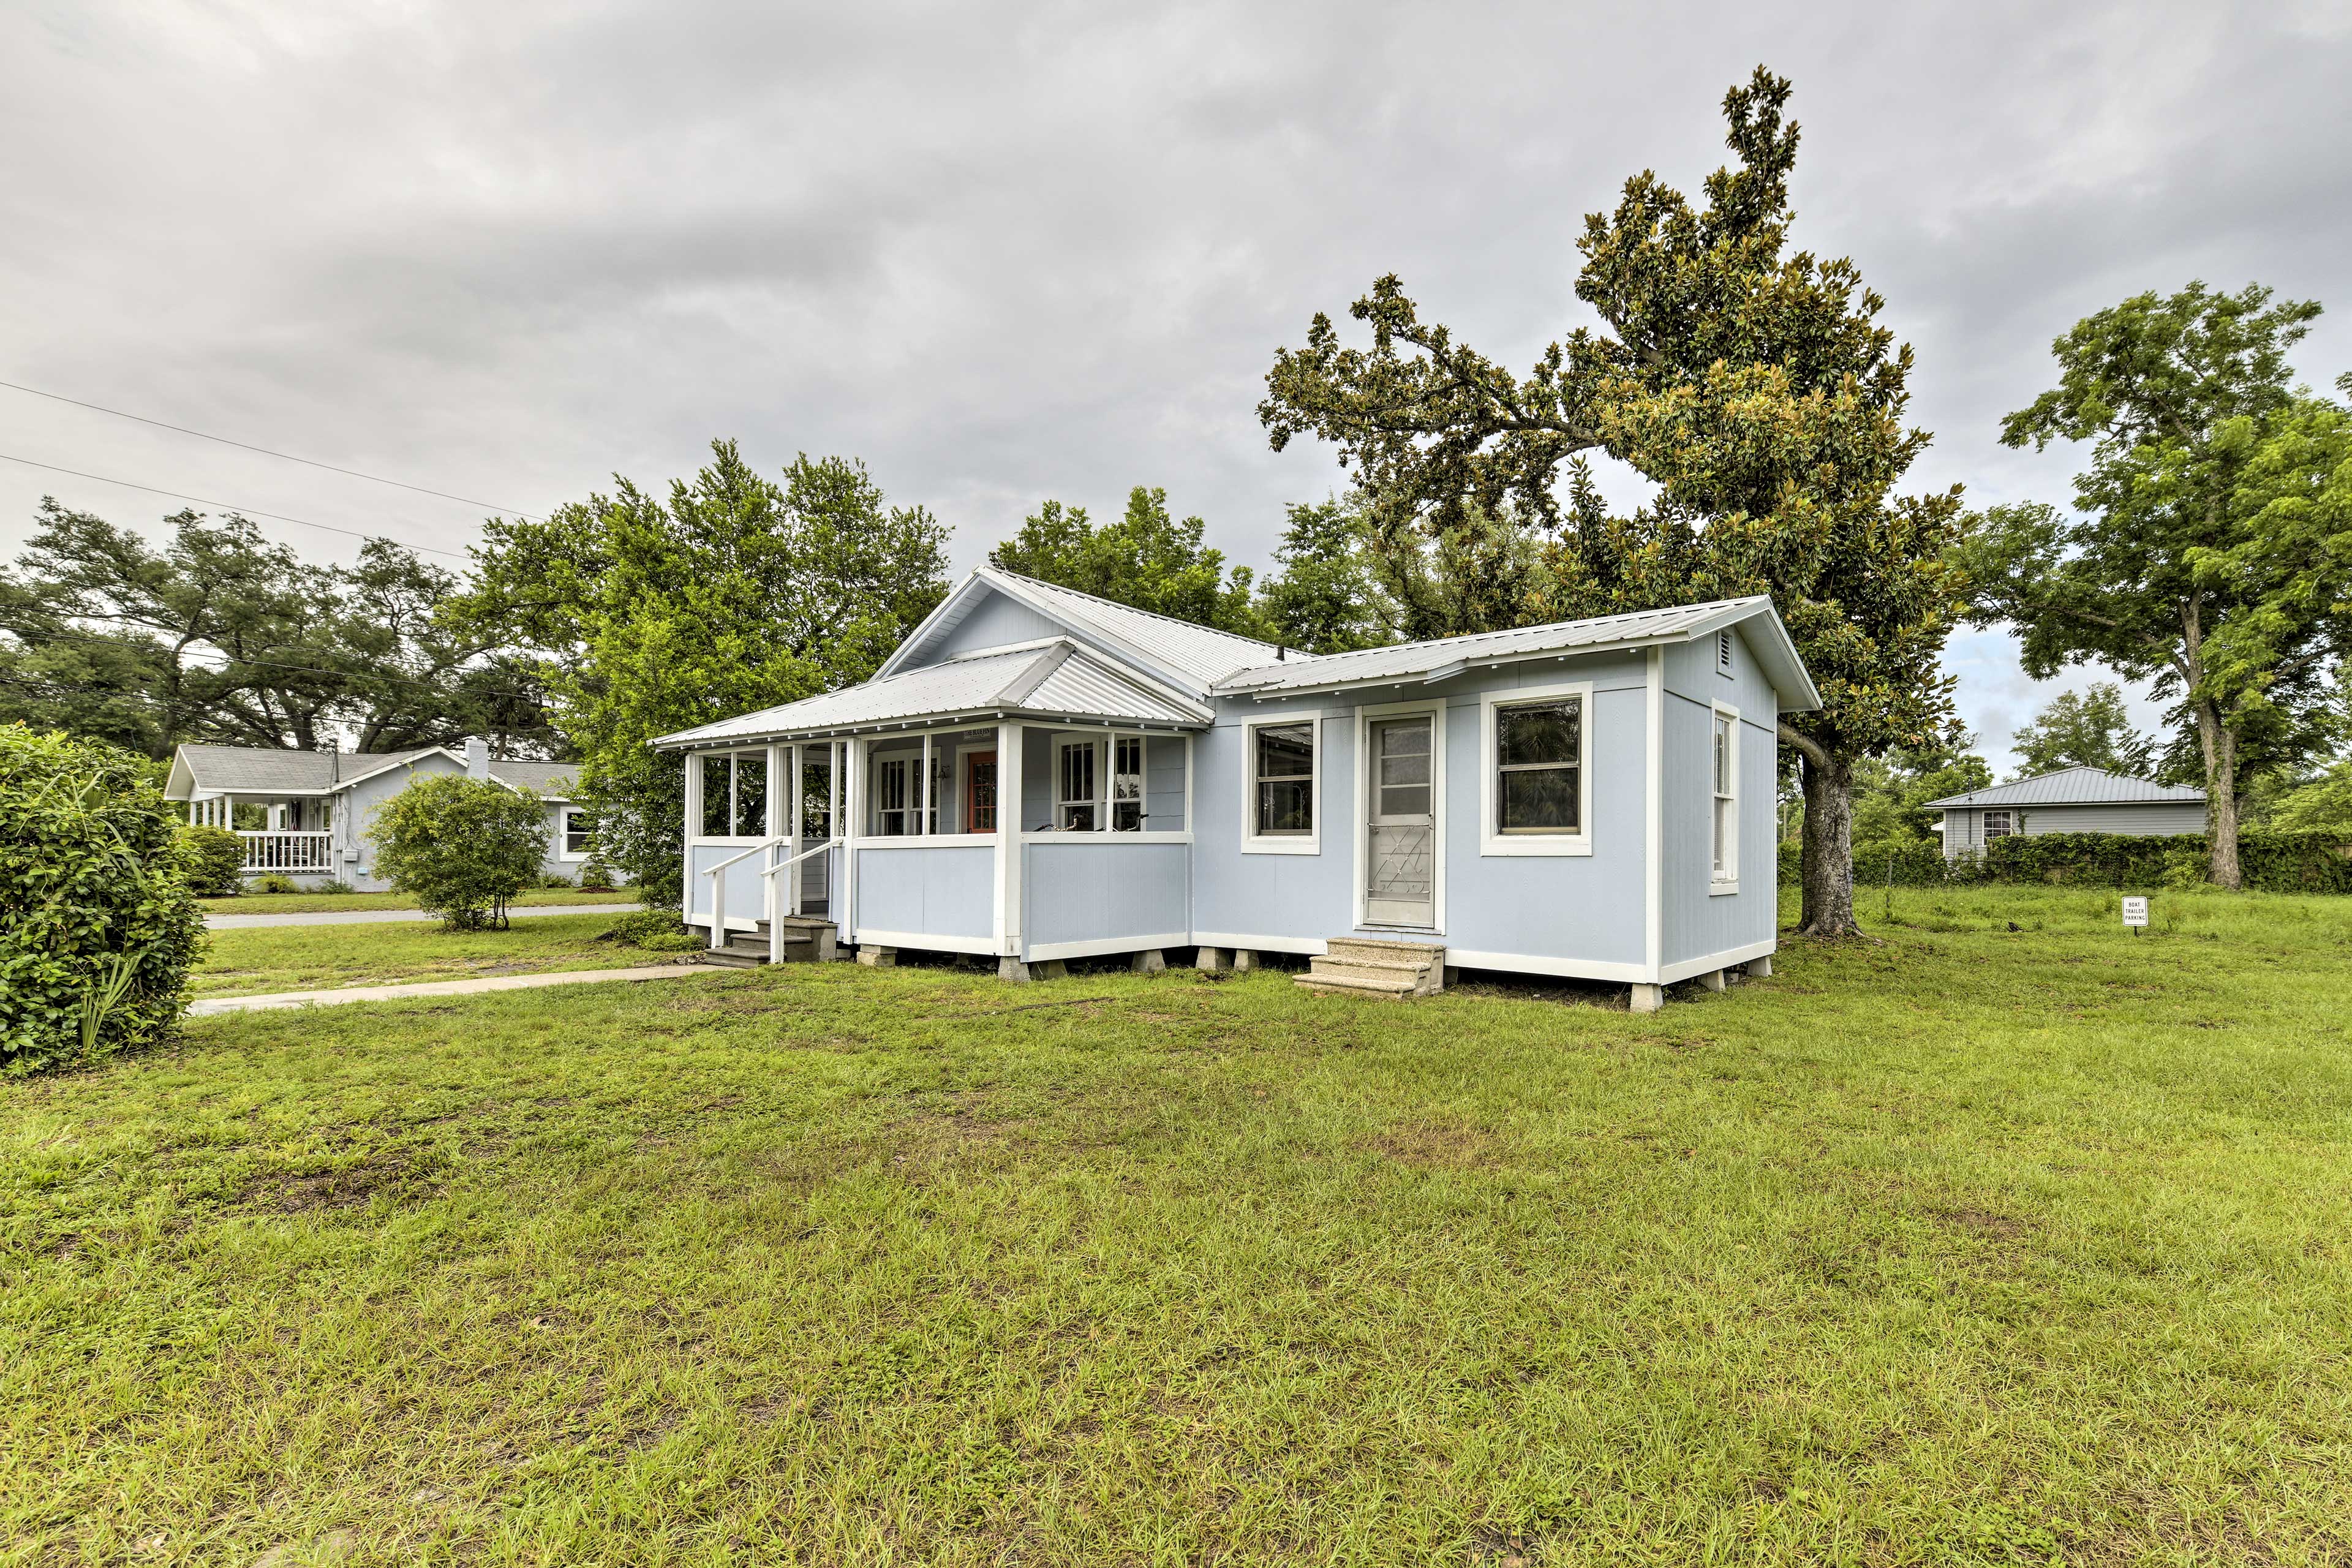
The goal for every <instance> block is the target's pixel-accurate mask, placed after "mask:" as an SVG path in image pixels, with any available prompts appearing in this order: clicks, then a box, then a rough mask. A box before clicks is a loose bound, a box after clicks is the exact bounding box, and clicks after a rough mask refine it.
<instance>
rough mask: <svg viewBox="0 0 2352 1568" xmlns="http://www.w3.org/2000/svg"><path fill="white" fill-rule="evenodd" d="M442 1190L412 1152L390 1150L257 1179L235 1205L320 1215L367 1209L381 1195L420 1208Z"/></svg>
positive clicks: (236, 1198)
mask: <svg viewBox="0 0 2352 1568" xmlns="http://www.w3.org/2000/svg"><path fill="white" fill-rule="evenodd" d="M439 1191H440V1186H439V1184H438V1183H437V1182H436V1181H434V1180H433V1179H432V1178H430V1177H429V1176H427V1175H426V1174H425V1173H423V1172H422V1171H420V1170H419V1169H418V1168H417V1166H416V1164H415V1162H414V1161H413V1160H412V1159H411V1157H410V1156H409V1155H408V1154H407V1153H405V1152H400V1151H390V1152H385V1153H383V1154H381V1155H376V1156H373V1157H371V1158H369V1159H366V1160H362V1161H361V1162H360V1163H358V1164H355V1165H345V1166H341V1167H340V1168H338V1169H335V1170H331V1171H312V1172H308V1173H303V1174H299V1175H291V1174H284V1173H278V1174H272V1175H266V1176H258V1177H256V1178H255V1179H254V1180H252V1181H250V1182H248V1183H247V1184H246V1185H245V1186H244V1187H243V1188H241V1189H240V1190H239V1191H238V1193H237V1194H236V1197H235V1198H234V1199H232V1200H231V1203H232V1205H233V1206H235V1207H238V1208H257V1209H266V1210H268V1211H270V1212H272V1213H276V1214H282V1215H299V1214H318V1213H321V1212H325V1213H332V1212H335V1211H338V1210H343V1209H363V1208H365V1207H367V1206H368V1205H370V1204H371V1203H373V1202H374V1201H375V1197H376V1195H377V1194H379V1193H381V1194H385V1195H386V1196H389V1197H391V1198H394V1200H396V1201H400V1202H404V1203H415V1202H418V1201H420V1200H422V1199H425V1198H428V1197H432V1196H435V1195H436V1194H438V1193H439Z"/></svg>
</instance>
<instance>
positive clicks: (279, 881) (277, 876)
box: [245, 871, 302, 893]
mask: <svg viewBox="0 0 2352 1568" xmlns="http://www.w3.org/2000/svg"><path fill="white" fill-rule="evenodd" d="M245 890H246V891H247V892H248V893H299V892H300V891H301V890H302V884H301V883H299V882H298V881H296V880H295V879H293V878H291V877H289V876H285V875H283V874H281V873H279V872H277V871H272V872H270V873H269V875H268V876H267V877H256V878H255V879H253V880H252V881H250V882H248V883H247V884H246V887H245Z"/></svg>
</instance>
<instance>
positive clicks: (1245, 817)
mask: <svg viewBox="0 0 2352 1568" xmlns="http://www.w3.org/2000/svg"><path fill="white" fill-rule="evenodd" d="M1283 724H1305V725H1306V726H1307V732H1308V734H1309V735H1310V736H1312V737H1313V741H1314V751H1315V761H1314V766H1313V769H1312V770H1311V771H1310V772H1309V773H1308V774H1307V811H1308V813H1309V814H1310V815H1311V816H1312V817H1313V819H1314V820H1313V824H1312V826H1310V827H1309V828H1308V830H1307V832H1305V833H1283V834H1262V833H1260V832H1258V830H1257V731H1260V730H1264V729H1268V728H1272V727H1274V726H1276V725H1283ZM1241 731H1242V853H1243V854H1244V855H1320V854H1322V853H1323V772H1324V769H1323V710H1321V709H1320V708H1287V709H1284V710H1280V711H1278V712H1274V713H1253V714H1251V715H1250V716H1249V717H1248V718H1247V719H1246V720H1244V721H1243V722H1242V726H1241ZM1185 782H1186V784H1188V785H1189V784H1191V782H1192V781H1191V780H1190V779H1187V780H1186V781H1185ZM1185 809H1186V811H1187V812H1188V813H1189V812H1190V810H1191V803H1190V801H1189V800H1188V801H1187V803H1186V807H1185ZM1357 904H1358V907H1359V908H1361V907H1362V900H1357Z"/></svg>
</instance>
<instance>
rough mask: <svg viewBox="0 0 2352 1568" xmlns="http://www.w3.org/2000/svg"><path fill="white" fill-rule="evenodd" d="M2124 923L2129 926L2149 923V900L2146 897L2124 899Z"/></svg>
mask: <svg viewBox="0 0 2352 1568" xmlns="http://www.w3.org/2000/svg"><path fill="white" fill-rule="evenodd" d="M2124 924H2126V925H2127V926H2144V925H2146V924H2147V900H2146V899H2126V900H2124Z"/></svg>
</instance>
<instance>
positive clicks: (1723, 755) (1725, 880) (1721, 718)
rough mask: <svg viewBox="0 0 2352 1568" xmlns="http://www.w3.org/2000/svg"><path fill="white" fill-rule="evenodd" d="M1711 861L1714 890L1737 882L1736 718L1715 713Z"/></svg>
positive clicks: (1726, 711) (1725, 711) (1719, 710)
mask: <svg viewBox="0 0 2352 1568" xmlns="http://www.w3.org/2000/svg"><path fill="white" fill-rule="evenodd" d="M1714 771H1715V800H1714V812H1715V859H1714V866H1715V869H1714V880H1715V882H1716V883H1717V886H1723V885H1726V884H1732V883H1737V882H1738V880H1739V715H1738V714H1737V713H1735V712H1733V711H1731V710H1729V709H1727V708H1717V710H1715V770H1714Z"/></svg>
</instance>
